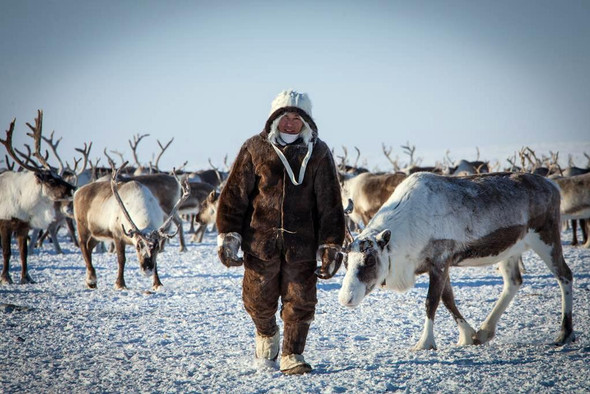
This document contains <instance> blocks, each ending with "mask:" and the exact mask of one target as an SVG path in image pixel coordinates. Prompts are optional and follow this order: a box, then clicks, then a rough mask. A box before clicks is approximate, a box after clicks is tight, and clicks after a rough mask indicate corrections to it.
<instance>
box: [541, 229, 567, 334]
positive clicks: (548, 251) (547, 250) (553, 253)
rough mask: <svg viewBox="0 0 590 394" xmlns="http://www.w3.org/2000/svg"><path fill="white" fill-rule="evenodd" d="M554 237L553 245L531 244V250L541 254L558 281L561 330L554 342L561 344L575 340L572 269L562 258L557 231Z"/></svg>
mask: <svg viewBox="0 0 590 394" xmlns="http://www.w3.org/2000/svg"><path fill="white" fill-rule="evenodd" d="M555 239H557V240H558V241H556V242H554V243H553V246H550V245H546V244H544V243H541V245H533V250H534V251H535V252H536V253H537V254H538V255H539V256H541V258H542V259H543V261H544V262H545V264H546V265H547V267H548V268H549V270H550V271H551V273H552V274H553V275H554V276H555V278H556V279H557V283H559V287H560V289H561V331H560V333H559V335H558V337H557V339H556V340H555V342H554V344H555V345H557V346H562V345H565V344H566V343H570V342H574V341H575V340H576V335H575V333H574V326H573V321H572V309H573V286H572V283H573V276H572V271H571V270H570V268H569V267H568V266H567V264H566V263H565V259H564V258H563V252H562V249H561V239H560V238H559V233H557V238H555Z"/></svg>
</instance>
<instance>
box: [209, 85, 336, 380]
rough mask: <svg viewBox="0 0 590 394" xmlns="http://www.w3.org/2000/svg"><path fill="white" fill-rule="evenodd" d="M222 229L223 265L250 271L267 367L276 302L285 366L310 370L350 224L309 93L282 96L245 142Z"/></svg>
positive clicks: (248, 292) (275, 339)
mask: <svg viewBox="0 0 590 394" xmlns="http://www.w3.org/2000/svg"><path fill="white" fill-rule="evenodd" d="M217 228H218V230H219V236H218V239H217V243H218V245H219V249H218V252H219V258H220V260H221V262H222V263H223V264H225V265H226V266H228V267H230V266H239V265H242V264H243V265H244V279H243V283H242V298H243V301H244V307H245V309H246V311H247V312H248V313H249V315H250V317H251V318H252V320H253V322H254V325H255V326H256V340H255V342H256V348H255V356H256V359H258V360H259V361H260V362H262V363H263V364H264V365H269V366H270V365H274V363H275V362H276V360H277V357H278V354H279V343H280V334H279V328H278V326H277V322H276V312H277V309H278V305H279V299H280V300H281V318H282V320H283V323H284V328H283V335H284V337H283V346H282V353H281V358H280V370H281V371H282V372H283V373H285V374H303V373H307V372H310V371H311V369H312V368H311V366H310V365H309V364H308V363H307V362H305V359H304V358H303V350H304V348H305V342H306V340H307V334H308V331H309V325H310V323H311V322H312V320H313V318H314V313H315V306H316V303H317V296H316V283H317V277H318V276H319V277H320V278H323V279H327V278H330V277H332V276H333V275H334V274H335V273H336V271H337V270H338V268H339V266H340V263H341V262H342V258H343V254H342V253H341V251H340V248H341V245H342V243H343V241H344V234H345V227H344V213H343V208H342V199H341V195H340V184H339V182H338V176H337V171H336V167H335V165H334V159H333V158H332V154H331V152H330V150H329V149H328V146H327V145H326V144H325V143H324V142H323V141H322V140H320V139H319V138H318V131H317V126H316V124H315V122H314V120H313V118H312V114H311V101H310V100H309V97H308V96H307V94H304V93H298V92H296V91H292V90H289V91H283V92H281V93H280V94H279V95H278V96H277V97H276V98H275V99H274V101H273V102H272V105H271V111H270V116H269V118H268V120H267V121H266V125H265V127H264V130H263V131H262V132H261V133H260V134H258V135H255V136H253V137H251V138H250V139H248V140H247V141H246V142H245V143H244V144H243V145H242V147H241V149H240V152H239V153H238V156H237V158H236V159H235V161H234V163H233V166H232V169H231V172H230V174H229V177H228V179H227V183H226V184H225V186H224V188H223V190H222V192H221V195H220V197H219V207H218V211H217ZM240 246H241V248H242V250H243V259H242V258H241V257H238V250H239V248H240ZM316 258H317V259H318V260H321V262H322V265H321V267H319V268H317V267H316ZM316 268H317V269H316Z"/></svg>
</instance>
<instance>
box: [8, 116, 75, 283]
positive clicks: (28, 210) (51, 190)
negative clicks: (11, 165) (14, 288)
mask: <svg viewBox="0 0 590 394" xmlns="http://www.w3.org/2000/svg"><path fill="white" fill-rule="evenodd" d="M42 119H43V113H42V112H41V111H39V112H38V116H37V118H36V119H35V127H33V126H31V125H30V124H28V123H27V125H28V126H29V127H30V128H31V129H32V130H33V134H34V135H35V136H36V142H37V141H39V144H35V145H36V149H35V153H34V154H33V156H34V157H35V158H37V160H38V161H39V162H41V164H42V166H40V165H37V164H36V163H35V162H34V161H33V158H32V157H31V155H29V156H26V155H23V156H26V159H27V162H25V161H23V160H21V159H20V157H19V155H18V154H17V153H16V152H15V150H14V148H13V146H12V134H13V132H14V124H15V122H16V120H13V121H12V123H11V124H10V127H9V129H8V130H6V140H0V143H2V144H3V145H4V146H5V147H6V150H7V152H8V154H9V155H10V156H11V157H12V158H13V159H14V160H15V161H16V162H17V163H18V164H19V165H20V166H21V167H23V168H25V169H27V170H28V171H24V172H14V171H6V172H3V173H2V174H0V238H1V239H2V255H3V257H4V259H3V260H4V265H3V267H2V273H1V274H0V283H3V284H10V283H13V282H12V278H11V277H10V273H9V262H10V257H11V236H12V234H13V233H15V234H16V238H17V242H18V248H19V252H20V260H21V280H20V283H34V281H33V280H32V279H31V277H30V276H29V273H28V266H27V256H28V250H27V249H28V248H27V236H28V233H29V230H30V229H31V228H47V226H49V224H50V223H51V222H53V221H54V219H55V208H54V203H55V202H63V201H65V200H71V198H72V193H73V191H74V186H72V185H71V184H69V183H67V182H66V181H64V180H63V179H62V178H61V177H60V176H59V175H57V174H55V173H54V172H53V171H51V169H50V166H49V164H48V163H47V161H46V160H45V158H44V157H43V156H42V155H41V153H40V136H41V128H42ZM19 153H20V152H19ZM29 153H30V152H29ZM29 163H30V164H29Z"/></svg>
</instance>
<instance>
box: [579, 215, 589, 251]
mask: <svg viewBox="0 0 590 394" xmlns="http://www.w3.org/2000/svg"><path fill="white" fill-rule="evenodd" d="M580 227H581V228H582V240H583V241H582V242H584V247H585V248H586V249H589V248H590V241H588V231H589V230H590V220H588V219H581V220H580Z"/></svg>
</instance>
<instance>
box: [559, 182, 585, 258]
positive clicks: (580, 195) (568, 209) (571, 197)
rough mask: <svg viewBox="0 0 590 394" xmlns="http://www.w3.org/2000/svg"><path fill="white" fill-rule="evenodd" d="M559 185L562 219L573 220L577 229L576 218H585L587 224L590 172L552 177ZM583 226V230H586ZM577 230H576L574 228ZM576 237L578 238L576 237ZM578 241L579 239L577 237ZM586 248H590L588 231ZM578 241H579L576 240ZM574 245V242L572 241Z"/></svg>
mask: <svg viewBox="0 0 590 394" xmlns="http://www.w3.org/2000/svg"><path fill="white" fill-rule="evenodd" d="M552 179H553V180H554V181H555V182H556V183H557V184H558V185H559V191H560V194H561V219H562V220H571V221H572V226H573V227H574V229H575V222H574V221H575V220H580V221H582V220H584V223H583V224H582V226H584V227H585V226H586V222H587V220H586V219H588V218H590V173H587V174H582V175H574V176H569V177H554V178H552ZM584 227H582V231H583V232H584V230H586V229H585V228H584ZM574 232H575V230H574ZM574 239H576V238H575V237H574ZM576 241H577V239H576ZM583 242H585V244H584V247H585V248H590V240H589V238H588V234H587V233H586V239H584V241H583ZM576 243H577V242H576ZM572 245H574V242H572Z"/></svg>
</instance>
